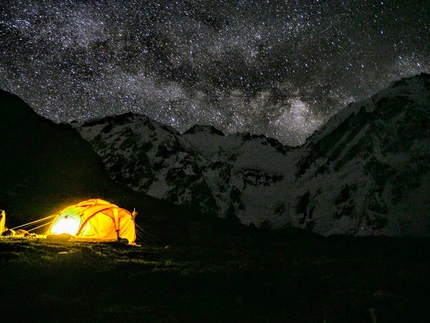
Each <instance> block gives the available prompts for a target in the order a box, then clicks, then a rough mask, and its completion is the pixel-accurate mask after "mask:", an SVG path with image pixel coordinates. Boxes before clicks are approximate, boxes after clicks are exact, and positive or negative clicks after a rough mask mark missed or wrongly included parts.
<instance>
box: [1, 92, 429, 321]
mask: <svg viewBox="0 0 430 323" xmlns="http://www.w3.org/2000/svg"><path fill="white" fill-rule="evenodd" d="M0 104H1V109H2V118H0V138H1V139H2V140H0V151H1V152H2V160H1V167H0V202H1V203H0V204H1V205H0V208H1V209H2V210H6V211H5V213H4V214H5V216H2V219H3V220H5V223H0V224H2V225H5V226H6V227H8V228H12V229H13V228H17V227H19V226H21V225H23V224H26V223H30V222H34V221H40V220H42V219H44V218H46V217H50V218H49V219H48V220H47V222H46V223H45V222H41V223H39V222H38V223H37V224H38V225H39V224H40V225H42V224H47V225H46V226H44V227H42V228H40V230H39V231H37V232H36V234H35V235H33V234H30V235H26V236H25V234H23V235H21V236H20V235H16V236H5V237H1V239H0V262H1V264H0V299H1V305H0V309H1V313H0V315H1V317H0V321H1V322H156V323H157V322H292V323H294V322H320V323H331V322H339V323H343V322H357V323H358V322H360V323H361V322H363V323H365V322H368V323H375V322H377V323H380V322H390V323H393V322H394V323H395V322H414V323H417V322H428V318H429V317H430V308H429V306H428V299H429V296H430V279H429V277H430V276H429V274H430V256H429V255H430V252H429V251H430V250H429V248H430V243H429V242H430V241H429V239H428V238H413V237H409V236H402V237H387V236H379V237H378V236H368V237H353V236H349V235H338V236H330V237H324V236H321V235H317V234H315V233H312V232H311V231H310V229H311V228H308V229H294V228H283V229H279V230H270V228H264V227H261V228H259V229H257V228H256V227H252V226H244V225H242V224H241V223H240V221H239V218H238V217H237V216H235V215H234V214H232V215H229V216H227V217H226V218H225V219H221V218H218V217H215V216H211V215H209V214H207V213H202V212H199V211H197V210H196V209H195V208H193V205H175V204H173V203H170V202H168V201H163V200H159V199H156V198H154V197H150V196H148V195H145V194H139V193H137V192H135V191H133V190H131V189H130V188H127V187H124V186H121V185H119V184H117V183H115V182H114V181H112V179H111V178H110V177H109V175H108V173H107V171H106V169H105V168H104V166H103V164H102V162H101V160H100V158H99V157H98V156H97V155H96V154H95V152H94V151H93V150H92V149H91V147H90V145H89V143H88V142H86V141H84V140H83V139H82V138H81V137H80V136H79V134H78V133H77V132H76V131H74V130H73V129H72V128H71V127H70V126H68V125H64V124H60V125H58V124H54V123H53V122H51V121H49V120H47V119H44V118H42V117H40V116H38V115H37V114H35V113H34V111H33V110H32V109H31V108H30V107H29V106H28V105H27V104H25V102H23V101H22V100H20V99H19V98H18V97H16V96H13V95H11V94H8V93H6V92H0ZM22 129H25V130H26V131H25V132H24V131H22ZM47 143H49V144H47ZM88 200H93V201H94V200H96V201H97V200H103V201H106V203H108V204H107V205H106V204H105V205H104V204H103V203H101V205H102V209H106V212H105V213H103V215H100V216H98V215H97V214H98V212H94V213H91V216H88V217H87V216H86V215H85V214H86V213H85V212H81V213H79V212H80V211H79V212H78V211H77V210H80V209H81V206H82V204H81V203H83V202H85V201H88ZM85 203H87V202H85ZM85 203H84V205H87V207H88V208H90V207H91V205H92V204H91V203H89V204H85ZM111 205H114V206H115V207H112V206H111ZM69 207H71V209H69ZM84 209H85V207H84ZM120 209H123V210H125V211H124V212H122V211H120ZM134 209H135V210H136V212H137V213H138V214H137V216H136V213H135V212H134ZM66 210H71V213H67V214H66V213H65V212H63V211H66ZM115 210H116V211H115ZM75 211H76V212H75ZM2 214H3V213H2ZM78 214H81V215H82V216H81V215H79V217H78V216H77V215H78ZM121 214H122V215H121ZM62 215H63V216H62ZM66 216H67V217H66ZM76 218H77V219H80V221H81V222H79V225H76V223H75V222H74V221H72V219H76ZM91 218H93V219H98V221H96V222H98V224H95V223H96V222H92V221H91V220H88V219H91ZM54 219H58V220H64V222H69V220H70V223H71V224H72V226H74V230H76V231H74V232H71V231H70V232H68V234H69V236H66V237H67V238H71V236H72V234H70V233H74V237H73V239H48V238H47V237H48V236H49V235H51V234H47V233H55V234H58V235H59V236H60V237H64V236H61V235H62V234H64V232H63V233H61V232H59V231H56V229H55V230H54V229H53V228H54V227H53V226H51V228H50V224H52V222H53V220H54ZM87 220H88V221H87ZM132 221H134V223H135V224H136V227H135V234H136V241H135V242H136V244H133V240H134V233H133V230H125V231H124V232H121V226H122V225H125V224H127V223H128V224H130V223H132ZM103 223H104V224H105V223H109V225H108V226H107V227H105V226H103V227H100V226H99V224H103ZM118 225H119V226H118ZM2 230H3V228H2ZM49 230H50V232H49ZM112 230H113V231H112ZM53 231H55V232H53ZM130 232H131V233H130ZM30 233H33V231H31V232H30ZM66 234H67V233H66ZM81 234H82V235H81ZM129 234H130V235H129ZM45 236H46V237H45ZM82 238H83V239H82ZM93 238H96V239H93ZM100 238H106V239H100ZM118 238H120V239H118ZM124 238H125V239H124ZM89 240H98V241H89ZM112 240H113V241H112ZM125 240H127V241H125ZM125 242H127V243H125Z"/></svg>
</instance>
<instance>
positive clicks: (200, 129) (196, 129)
mask: <svg viewBox="0 0 430 323" xmlns="http://www.w3.org/2000/svg"><path fill="white" fill-rule="evenodd" d="M196 133H208V134H212V135H218V136H224V133H223V132H222V131H221V130H218V129H217V128H215V127H214V126H211V125H200V124H195V125H194V126H192V127H191V128H190V129H188V130H187V131H185V132H184V133H183V134H184V135H192V134H196Z"/></svg>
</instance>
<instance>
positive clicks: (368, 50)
mask: <svg viewBox="0 0 430 323" xmlns="http://www.w3.org/2000/svg"><path fill="white" fill-rule="evenodd" d="M405 3H408V5H406V4H405ZM429 8H430V6H429V4H428V1H427V0H422V1H417V0H411V1H388V0H387V1H366V0H356V1H353V0H351V1H348V0H344V1H342V0H330V1H322V0H319V1H318V0H313V1H311V0H296V1H289V0H284V1H272V0H267V1H263V0H258V1H257V0H255V1H252V0H250V1H245V0H242V1H235V0H225V1H224V0H210V1H197V0H195V1H170V0H163V1H138V0H123V1H121V0H50V1H49V0H45V1H43V0H1V1H0V88H1V89H3V90H7V91H10V92H12V93H15V94H17V95H19V96H20V97H21V98H23V99H24V100H25V101H26V102H27V103H29V104H30V105H31V106H32V107H33V108H34V109H35V110H36V112H38V113H39V114H41V115H43V116H45V117H47V118H49V119H52V120H54V121H56V122H70V121H72V120H79V121H82V120H86V119H90V118H94V117H101V116H106V115H114V114H121V113H125V112H129V111H131V112H134V113H142V114H145V115H147V116H149V117H151V118H153V119H155V120H157V121H160V122H163V123H167V124H170V125H172V126H173V127H174V128H176V129H177V130H179V131H181V132H183V131H185V130H187V129H188V128H189V127H191V126H192V125H193V124H195V123H199V124H211V125H214V126H215V127H217V128H218V129H220V130H222V131H224V132H225V133H234V132H244V131H248V132H251V133H256V134H265V135H267V136H270V137H274V138H277V139H278V140H280V141H281V142H283V143H284V144H289V145H298V144H301V143H303V142H304V140H305V139H306V137H308V136H309V135H310V134H311V133H312V132H313V131H315V130H316V129H318V128H319V127H320V126H321V125H322V124H323V123H324V122H325V121H326V120H327V119H328V118H329V117H330V116H331V115H333V113H335V112H336V111H338V110H339V109H340V108H342V107H344V106H345V105H346V104H347V103H349V102H352V101H357V100H360V99H364V98H367V97H369V96H370V95H372V94H374V93H375V92H377V91H378V90H381V89H382V88H384V87H387V86H388V85H389V84H390V83H391V82H393V81H395V80H398V79H400V78H402V77H409V76H412V75H415V74H419V73H421V72H427V73H429V72H430V36H429V35H430V9H429Z"/></svg>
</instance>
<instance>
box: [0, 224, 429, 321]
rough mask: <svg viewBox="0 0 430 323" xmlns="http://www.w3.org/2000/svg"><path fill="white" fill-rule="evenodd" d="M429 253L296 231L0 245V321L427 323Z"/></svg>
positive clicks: (398, 243) (422, 243)
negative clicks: (161, 241) (136, 242)
mask: <svg viewBox="0 0 430 323" xmlns="http://www.w3.org/2000/svg"><path fill="white" fill-rule="evenodd" d="M211 241H213V242H214V243H213V244H211V243H210V242H211ZM428 246H429V244H428V241H427V240H417V239H389V238H366V239H352V238H345V237H343V238H341V237H337V238H330V239H325V238H320V237H317V236H305V235H303V234H302V232H299V231H281V232H278V233H276V234H273V233H269V232H260V231H258V232H247V233H243V234H239V235H234V236H233V235H231V236H228V235H226V236H223V237H219V239H216V238H215V237H211V239H207V240H205V241H200V243H198V244H191V243H190V244H188V245H187V244H185V243H184V244H183V245H181V246H179V245H177V246H175V245H171V246H169V247H168V248H164V247H149V246H142V247H131V246H125V245H112V244H110V245H109V244H97V243H92V244H90V243H87V244H86V243H73V242H62V243H61V242H52V241H47V240H28V239H11V238H9V239H2V240H0V262H1V265H0V297H1V298H0V299H1V317H0V321H2V322H20V321H21V322H22V321H24V320H26V321H27V322H90V321H91V322H321V323H323V322H326V323H328V322H369V323H372V322H378V323H380V322H428V321H429V318H430V307H429V306H428V299H429V296H430V279H429V277H430V276H429V274H430V258H429V250H428V249H429V248H428Z"/></svg>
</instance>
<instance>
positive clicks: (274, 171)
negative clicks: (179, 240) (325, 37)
mask: <svg viewBox="0 0 430 323" xmlns="http://www.w3.org/2000/svg"><path fill="white" fill-rule="evenodd" d="M429 79H430V76H429V75H428V74H421V75H418V76H415V77H412V78H408V79H403V80H400V81H398V82H395V83H394V84H393V85H392V86H390V87H388V88H387V89H385V90H383V91H381V92H378V93H377V94H375V95H374V96H372V97H371V98H369V99H367V100H363V101H360V102H357V103H352V104H350V105H349V106H348V107H346V108H344V109H343V110H341V111H340V112H339V113H338V114H336V115H335V116H334V117H333V118H331V119H330V120H329V121H328V122H327V123H326V124H325V125H324V126H323V127H322V128H321V129H319V130H318V131H316V132H315V133H314V134H313V135H312V136H311V137H309V138H308V140H307V141H306V142H305V143H304V144H303V145H301V146H299V147H288V146H284V145H282V144H281V143H279V142H278V141H277V140H276V139H272V138H267V137H265V136H262V135H251V134H249V133H244V134H242V133H238V134H230V135H224V134H223V133H222V132H221V131H219V130H217V129H216V128H214V127H212V126H208V125H196V126H194V127H192V128H190V129H189V130H188V131H186V132H185V133H183V134H179V133H178V132H176V131H174V130H172V129H170V128H169V127H168V126H166V125H162V124H160V123H158V122H155V121H153V120H150V119H148V118H147V117H144V116H138V115H131V114H128V115H127V117H124V116H122V117H108V118H102V119H99V120H98V121H97V122H98V126H97V127H94V126H92V124H91V123H79V124H78V123H76V124H74V127H75V128H76V129H77V130H78V131H79V132H80V134H81V135H82V137H83V138H84V139H86V140H88V141H89V142H90V143H91V144H92V146H93V148H94V150H95V151H96V152H97V153H98V154H99V155H100V156H101V157H102V160H103V162H104V164H105V166H106V168H107V170H108V172H109V173H110V175H111V177H112V178H114V179H115V180H116V181H117V182H120V183H122V184H124V185H128V186H129V187H131V188H133V189H134V190H136V191H139V192H145V193H147V194H149V195H151V196H155V197H157V198H161V199H165V200H168V201H170V202H173V203H176V204H189V205H191V204H196V205H198V206H199V207H200V210H201V211H202V212H206V213H210V214H213V215H217V216H219V217H223V218H225V217H227V216H236V217H238V218H239V220H240V221H241V222H242V223H243V224H246V225H252V224H253V225H256V226H258V227H268V228H273V229H277V228H283V227H289V226H291V227H298V228H304V229H308V230H312V231H314V232H317V233H319V234H323V235H333V234H351V235H374V234H384V235H408V234H412V235H428V234H429V231H430V230H429V228H430V226H429V218H430V216H429V214H428V212H429V211H428V209H430V206H429V205H428V201H427V195H426V193H425V192H426V188H425V187H424V186H425V185H426V184H425V179H426V178H428V176H429V171H428V168H429V167H428V164H429V160H428V153H427V151H428V141H429V138H430V133H429V131H428V127H426V125H427V124H428V123H427V122H428V121H430V120H429V101H430V95H429V92H430V91H429V83H430V82H429ZM116 118H119V119H121V118H128V119H127V120H128V121H129V122H128V123H127V122H124V120H121V121H118V122H117V121H116ZM142 118H144V119H142ZM131 119H133V120H131ZM102 128H103V129H104V130H103V131H101V129H102ZM122 156H126V157H122ZM420 177H423V178H424V180H423V179H421V178H420ZM412 183H414V184H412ZM402 185H404V187H403V186H402ZM408 194H409V195H410V198H409V197H408V196H409V195H408ZM412 200H414V201H415V200H417V201H418V203H416V202H417V201H415V202H414V203H412V202H411V201H412ZM428 200H430V199H428ZM394 201H395V202H394ZM408 205H415V207H412V208H411V210H410V213H414V215H413V216H412V215H411V214H408V213H409V211H408ZM417 205H420V206H419V207H418V206H417ZM428 206H429V208H427V207H428ZM411 216H412V217H411ZM415 222H417V223H421V224H422V225H421V226H419V225H418V226H417V225H415Z"/></svg>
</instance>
